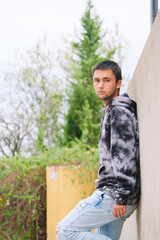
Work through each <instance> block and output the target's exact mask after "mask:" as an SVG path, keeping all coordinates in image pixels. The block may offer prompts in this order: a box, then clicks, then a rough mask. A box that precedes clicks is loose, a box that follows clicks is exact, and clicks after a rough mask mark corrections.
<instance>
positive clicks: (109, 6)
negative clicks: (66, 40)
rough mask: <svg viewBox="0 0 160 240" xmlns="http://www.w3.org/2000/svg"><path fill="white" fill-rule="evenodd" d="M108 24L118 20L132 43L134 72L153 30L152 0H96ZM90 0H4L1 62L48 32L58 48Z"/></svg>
mask: <svg viewBox="0 0 160 240" xmlns="http://www.w3.org/2000/svg"><path fill="white" fill-rule="evenodd" d="M93 3H94V5H95V7H96V11H97V14H98V15H99V16H100V18H101V20H102V21H103V27H104V28H106V29H107V28H110V29H112V28H113V26H114V25H115V24H116V23H118V25H119V29H120V34H121V35H122V36H123V38H124V39H126V40H128V42H129V44H130V51H129V54H128V57H127V61H126V63H125V65H124V72H126V73H127V74H131V75H132V74H133V72H134V70H135V67H136V64H137V62H138V59H139V56H140V54H141V52H142V50H143V47H144V45H145V42H146V40H147V38H148V35H149V32H150V0H134V1H133V0H93ZM85 7H86V0H1V3H0V35H1V37H0V63H1V66H3V63H5V62H8V61H14V55H15V52H16V51H17V50H25V49H27V48H30V47H31V46H34V44H35V43H36V42H37V40H38V38H39V37H40V36H43V35H44V34H45V35H46V36H47V38H48V40H49V41H50V42H53V43H54V44H53V46H54V48H55V49H56V48H57V49H58V48H60V47H62V48H63V46H61V44H62V42H61V38H62V36H66V37H67V35H68V34H70V35H72V34H74V30H75V27H76V28H79V26H80V19H81V17H82V15H83V14H84V11H85Z"/></svg>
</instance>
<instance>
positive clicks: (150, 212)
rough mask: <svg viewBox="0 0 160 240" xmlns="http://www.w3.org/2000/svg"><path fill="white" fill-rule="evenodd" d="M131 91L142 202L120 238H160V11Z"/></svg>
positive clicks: (126, 224)
mask: <svg viewBox="0 0 160 240" xmlns="http://www.w3.org/2000/svg"><path fill="white" fill-rule="evenodd" d="M142 31H143V29H142ZM128 93H129V95H130V97H131V98H132V99H134V100H135V101H136V102H137V111H138V122H139V133H140V166H141V201H140V205H139V208H138V210H137V212H136V213H135V214H134V215H133V216H132V217H130V219H128V221H127V222H126V223H125V226H124V229H123V231H122V236H121V240H160V13H159V14H158V16H157V17H156V20H155V22H154V24H153V26H152V30H151V33H150V35H149V38H148V40H147V42H146V45H145V47H144V50H143V52H142V55H141V57H140V59H139V62H138V65H137V68H136V70H135V73H134V75H133V78H132V80H131V82H130V84H129V87H128Z"/></svg>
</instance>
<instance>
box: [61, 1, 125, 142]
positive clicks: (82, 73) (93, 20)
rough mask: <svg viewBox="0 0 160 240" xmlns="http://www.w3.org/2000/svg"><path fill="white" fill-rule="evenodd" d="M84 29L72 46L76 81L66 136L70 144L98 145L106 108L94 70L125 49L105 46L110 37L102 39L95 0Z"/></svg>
mask: <svg viewBox="0 0 160 240" xmlns="http://www.w3.org/2000/svg"><path fill="white" fill-rule="evenodd" d="M81 27H82V30H81V35H80V37H79V38H78V40H77V41H76V42H72V48H73V53H72V60H71V69H70V70H71V73H70V78H71V79H72V81H71V82H70V91H69V94H68V106H69V109H68V113H67V116H66V125H65V129H64V134H65V139H66V141H67V142H70V141H73V140H75V139H76V138H78V139H83V140H84V139H85V141H86V143H87V144H91V145H95V144H97V141H98V137H99V127H100V119H101V109H102V107H103V105H102V102H101V101H100V100H99V99H98V98H97V96H96V95H95V92H94V88H93V82H92V68H93V66H94V65H95V64H96V63H98V62H99V61H102V60H106V59H108V60H109V59H111V58H112V59H113V57H114V56H115V54H116V51H117V50H118V49H119V48H120V47H121V46H120V45H119V43H118V42H117V44H115V42H114V44H112V43H110V42H109V41H108V42H107V43H104V39H105V36H106V34H103V35H102V22H101V21H100V18H99V17H98V15H97V14H96V12H95V8H94V6H93V4H92V0H88V2H87V8H86V11H85V13H84V15H83V16H82V18H81ZM105 44H107V46H105ZM87 128H88V130H87ZM84 135H85V136H84Z"/></svg>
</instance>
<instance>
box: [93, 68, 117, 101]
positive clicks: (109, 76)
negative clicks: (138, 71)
mask: <svg viewBox="0 0 160 240" xmlns="http://www.w3.org/2000/svg"><path fill="white" fill-rule="evenodd" d="M93 82H94V89H95V92H96V94H97V96H98V97H99V99H101V100H102V101H103V103H104V105H106V104H107V103H108V102H109V101H110V100H111V99H112V98H114V97H116V96H118V95H119V88H120V86H121V80H119V81H118V82H117V83H116V77H115V75H114V73H113V71H112V69H107V70H99V69H97V70H95V71H94V74H93Z"/></svg>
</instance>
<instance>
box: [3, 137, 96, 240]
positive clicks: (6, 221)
mask: <svg viewBox="0 0 160 240" xmlns="http://www.w3.org/2000/svg"><path fill="white" fill-rule="evenodd" d="M49 165H71V166H73V167H74V166H77V165H79V166H80V167H84V166H85V167H86V166H87V169H86V172H87V174H86V175H87V176H88V175H90V176H91V175H92V174H88V173H89V172H94V171H95V169H96V168H97V166H98V150H97V149H95V148H93V147H91V146H87V145H85V144H84V143H83V142H82V141H77V142H74V143H72V147H71V148H68V147H60V146H55V147H53V148H51V149H49V150H47V151H43V152H41V153H39V154H37V155H34V156H32V157H28V158H26V157H23V156H20V155H19V156H17V157H14V158H1V160H0V169H1V170H0V184H1V189H0V212H1V214H0V239H1V240H5V239H6V240H7V239H12V240H24V239H30V240H38V239H39V240H45V239H46V177H45V168H46V167H47V166H49ZM84 175H85V174H84ZM84 179H87V181H88V178H87V177H86V178H84ZM91 181H93V179H91Z"/></svg>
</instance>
